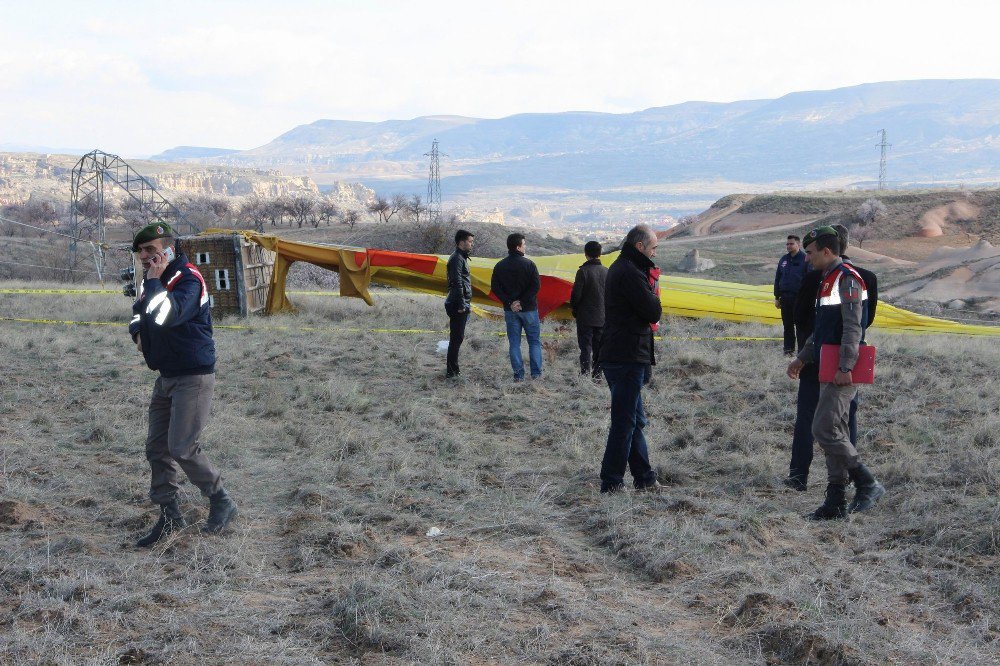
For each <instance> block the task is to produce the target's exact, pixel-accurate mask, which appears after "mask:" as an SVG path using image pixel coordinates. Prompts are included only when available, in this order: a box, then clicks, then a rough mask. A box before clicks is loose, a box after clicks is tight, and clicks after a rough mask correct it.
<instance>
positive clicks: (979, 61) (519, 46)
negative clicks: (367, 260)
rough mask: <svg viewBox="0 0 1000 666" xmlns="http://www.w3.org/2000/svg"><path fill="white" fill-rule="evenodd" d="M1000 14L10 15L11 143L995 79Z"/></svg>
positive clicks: (594, 6) (254, 141)
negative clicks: (922, 81)
mask: <svg viewBox="0 0 1000 666" xmlns="http://www.w3.org/2000/svg"><path fill="white" fill-rule="evenodd" d="M998 18H1000V2H997V0H992V1H984V2H978V1H968V2H966V1H962V0H953V1H951V2H947V3H942V2H927V3H924V2H921V1H920V0H907V1H899V2H897V1H895V0H877V1H874V2H873V1H871V0H866V1H863V2H855V1H853V0H846V1H845V0H828V1H826V2H810V1H809V0H795V1H787V2H786V1H783V0H774V1H767V0H759V1H753V0H744V1H742V2H740V1H730V0H701V1H692V0H684V1H682V2H673V1H668V0H660V1H659V2H633V1H629V0H614V1H612V0H605V1H604V2H588V1H586V0H575V1H572V2H562V1H550V0H533V1H530V2H520V1H517V2H504V1H503V0H493V1H492V2H479V1H477V0H464V1H461V0H459V1H455V2H450V1H442V2H435V1H433V0H424V1H423V2H416V1H411V2H403V1H390V0H385V1H381V2H375V1H369V2H360V1H358V2H350V1H346V0H345V1H340V2H336V1H327V2H306V1H300V0H281V1H271V2H258V1H255V0H241V1H239V2H229V1H225V2H212V1H211V0H201V1H199V2H187V1H176V0H175V1H172V2H169V3H168V2H152V1H142V2H130V3H125V2H101V3H89V2H79V1H78V0H75V1H71V2H70V1H67V2H47V1H46V0H34V1H33V2H25V1H17V2H12V1H8V0H0V144H28V145H40V146H49V147H55V148H83V149H89V148H95V147H99V148H101V149H103V150H107V151H110V152H118V153H121V154H124V155H133V156H138V155H145V154H152V153H156V152H159V151H161V150H164V149H166V148H170V147H173V146H176V145H198V146H218V147H227V148H252V147H255V146H258V145H261V144H264V143H267V142H268V141H270V140H271V139H273V138H274V137H276V136H277V135H279V134H281V133H283V132H285V131H287V130H289V129H291V128H292V127H294V126H296V125H300V124H303V123H309V122H312V121H314V120H318V119H320V118H337V119H351V120H385V119H388V118H412V117H416V116H421V115H430V114H458V115H467V116H479V117H501V116H506V115H510V114H513V113H520V112H528V111H568V110H587V111H610V112H625V111H636V110H640V109H644V108H648V107H651V106H664V105H668V104H674V103H678V102H683V101H688V100H709V101H733V100H738V99H752V98H763V97H777V96H780V95H782V94H785V93H788V92H793V91H797V90H815V89H827V88H836V87H841V86H848V85H854V84H858V83H865V82H871V81H887V80H899V79H917V78H1000V38H998V37H997V19H998Z"/></svg>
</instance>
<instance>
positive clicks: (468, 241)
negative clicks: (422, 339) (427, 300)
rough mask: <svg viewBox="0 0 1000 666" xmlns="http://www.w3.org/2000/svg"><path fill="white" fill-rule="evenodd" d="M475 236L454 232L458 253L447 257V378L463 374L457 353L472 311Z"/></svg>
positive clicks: (456, 251) (461, 230)
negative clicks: (472, 257)
mask: <svg viewBox="0 0 1000 666" xmlns="http://www.w3.org/2000/svg"><path fill="white" fill-rule="evenodd" d="M474 241H475V236H473V235H472V232H471V231H466V230H465V229H459V230H458V231H456V232H455V251H454V252H453V253H452V255H451V256H450V257H449V258H448V297H447V298H446V299H445V301H444V310H445V312H447V313H448V362H447V363H448V368H447V370H446V372H445V377H449V378H452V377H458V376H459V375H460V374H462V371H461V369H460V368H459V367H458V350H459V349H460V348H461V347H462V341H463V340H465V325H466V324H467V323H468V321H469V312H471V311H472V273H471V272H470V271H469V255H470V254H471V252H472V245H473V242H474Z"/></svg>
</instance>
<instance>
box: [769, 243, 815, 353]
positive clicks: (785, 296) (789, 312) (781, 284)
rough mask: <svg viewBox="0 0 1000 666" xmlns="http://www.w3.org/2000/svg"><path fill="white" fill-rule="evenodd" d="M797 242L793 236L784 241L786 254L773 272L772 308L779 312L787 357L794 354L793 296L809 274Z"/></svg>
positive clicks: (803, 253)
mask: <svg viewBox="0 0 1000 666" xmlns="http://www.w3.org/2000/svg"><path fill="white" fill-rule="evenodd" d="M799 241H800V239H799V237H798V236H795V235H792V236H789V237H788V238H787V239H786V240H785V249H786V250H788V252H787V253H786V254H785V256H783V257H782V258H781V259H779V260H778V268H777V269H776V270H775V272H774V307H776V308H778V309H779V310H781V323H782V324H784V326H785V354H787V355H789V356H790V355H792V354H794V353H795V317H794V308H795V296H796V294H798V293H799V286H800V285H801V284H802V277H803V276H804V275H805V274H806V273H807V272H809V262H808V261H806V253H805V252H803V251H802V248H801V247H800V245H799Z"/></svg>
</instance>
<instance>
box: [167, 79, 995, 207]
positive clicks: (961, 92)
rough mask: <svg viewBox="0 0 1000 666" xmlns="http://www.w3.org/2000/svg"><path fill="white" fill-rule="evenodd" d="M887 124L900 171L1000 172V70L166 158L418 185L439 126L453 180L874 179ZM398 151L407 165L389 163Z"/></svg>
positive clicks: (575, 186)
mask: <svg viewBox="0 0 1000 666" xmlns="http://www.w3.org/2000/svg"><path fill="white" fill-rule="evenodd" d="M881 129H885V130H886V131H887V132H888V139H889V142H890V143H891V144H892V147H891V149H890V152H889V169H888V175H889V179H890V181H892V182H897V183H907V182H909V183H912V182H919V183H935V182H949V181H950V182H955V181H961V180H969V181H979V182H982V181H988V180H991V179H992V180H994V181H1000V80H994V79H968V80H922V81H897V82H885V83H870V84H865V85H860V86H854V87H850V88H840V89H837V90H826V91H811V92H797V93H791V94H788V95H785V96H783V97H780V98H778V99H772V100H748V101H739V102H732V103H709V102H686V103H683V104H677V105H673V106H665V107H658V108H652V109H646V110H645V111H638V112H636V113H626V114H610V113H589V112H570V113H529V114H519V115H514V116H509V117H506V118H499V119H481V118H465V117H460V116H427V117H422V118H415V119H413V120H388V121H384V122H358V121H343V120H318V121H316V122H314V123H310V124H308V125H302V126H299V127H296V128H294V129H292V130H291V131H289V132H286V133H285V134H282V135H281V136H279V137H277V138H276V139H274V140H273V141H271V142H270V143H268V144H266V145H264V146H261V147H259V148H254V149H252V150H245V151H229V150H225V149H208V148H191V147H184V148H175V149H172V150H170V151H166V152H165V153H162V154H161V155H157V156H155V157H154V159H164V160H167V159H169V160H172V161H178V160H179V161H199V162H207V163H215V164H231V165H239V166H257V167H272V168H273V167H278V166H282V167H286V168H292V169H298V168H301V169H302V170H304V171H309V172H311V173H324V172H327V173H331V174H352V175H351V176H345V177H349V178H352V179H355V180H360V181H362V182H364V183H365V184H366V185H369V186H372V187H376V188H378V189H380V190H381V191H385V190H386V189H387V188H390V187H403V186H407V187H409V188H410V189H413V187H415V186H416V185H417V184H418V183H420V182H422V181H423V178H424V176H423V174H424V173H426V167H425V166H424V167H421V165H426V160H427V158H426V157H424V154H425V153H426V152H428V150H429V149H430V146H431V141H432V140H433V139H435V138H436V139H438V140H439V142H440V146H441V151H442V152H443V153H447V155H448V157H447V158H443V159H442V168H441V171H442V176H443V178H442V185H443V187H444V188H445V189H446V190H448V191H449V192H463V191H465V192H467V191H470V190H475V189H490V188H509V187H517V186H530V187H540V188H551V189H569V190H577V191H596V190H607V189H616V188H623V187H629V186H648V185H656V184H663V183H683V182H692V181H700V182H704V181H716V180H718V181H735V182H743V183H760V184H772V183H785V184H796V183H797V184H808V183H820V182H823V181H829V180H831V179H853V180H858V181H869V182H870V181H872V180H874V179H875V178H876V177H877V175H878V160H879V149H878V148H877V147H876V143H877V141H878V137H877V132H878V131H879V130H881ZM393 163H395V164H397V165H402V166H401V167H400V168H397V169H387V167H386V165H387V164H393ZM392 174H403V175H402V176H399V175H392ZM407 174H412V175H407ZM418 191H419V190H418Z"/></svg>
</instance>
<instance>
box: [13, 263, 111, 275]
mask: <svg viewBox="0 0 1000 666" xmlns="http://www.w3.org/2000/svg"><path fill="white" fill-rule="evenodd" d="M0 264H10V265H11V266H29V267H31V268H47V269H48V270H50V271H70V272H71V273H87V274H90V273H97V271H96V270H89V271H81V270H78V269H76V268H62V267H60V266H43V265H42V264H25V263H22V262H20V261H3V260H2V259H0ZM98 275H99V273H98Z"/></svg>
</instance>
